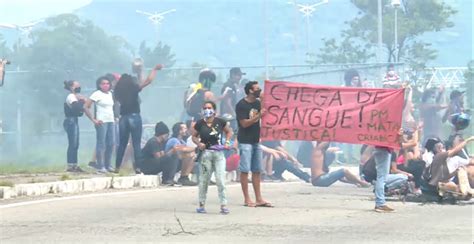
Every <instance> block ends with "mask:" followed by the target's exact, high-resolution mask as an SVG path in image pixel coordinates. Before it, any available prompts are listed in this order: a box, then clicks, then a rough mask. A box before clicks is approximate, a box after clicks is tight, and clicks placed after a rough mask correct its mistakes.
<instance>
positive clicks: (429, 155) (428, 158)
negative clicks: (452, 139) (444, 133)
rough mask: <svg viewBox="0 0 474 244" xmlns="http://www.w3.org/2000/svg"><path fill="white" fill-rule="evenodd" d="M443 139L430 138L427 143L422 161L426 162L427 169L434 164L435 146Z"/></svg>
mask: <svg viewBox="0 0 474 244" xmlns="http://www.w3.org/2000/svg"><path fill="white" fill-rule="evenodd" d="M440 141H441V139H439V138H437V137H433V138H429V139H428V140H426V143H425V151H424V152H423V155H422V159H423V161H424V162H425V168H427V167H429V166H430V165H431V163H432V162H433V158H434V146H435V145H436V143H438V142H440Z"/></svg>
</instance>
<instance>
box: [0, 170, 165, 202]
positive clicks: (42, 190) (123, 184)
mask: <svg viewBox="0 0 474 244" xmlns="http://www.w3.org/2000/svg"><path fill="white" fill-rule="evenodd" d="M158 186H159V178H158V176H156V175H136V176H125V177H98V178H91V179H81V180H66V181H55V182H46V183H31V184H18V185H15V186H13V187H5V186H2V187H0V199H10V198H17V197H25V196H43V195H47V194H58V193H80V192H95V191H101V190H106V189H110V188H114V189H130V188H139V187H158Z"/></svg>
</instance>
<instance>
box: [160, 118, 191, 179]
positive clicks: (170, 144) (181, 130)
mask: <svg viewBox="0 0 474 244" xmlns="http://www.w3.org/2000/svg"><path fill="white" fill-rule="evenodd" d="M187 133H188V127H187V126H186V124H185V123H183V122H178V123H176V124H174V125H173V128H172V135H171V138H170V139H169V140H168V141H167V142H166V146H165V152H170V151H171V150H173V149H174V152H170V153H171V156H170V160H173V161H177V165H178V166H180V167H178V168H181V175H180V178H179V179H178V184H181V185H183V186H197V183H196V182H193V181H191V180H190V179H189V174H190V173H191V171H192V170H193V168H194V156H195V153H194V151H195V148H194V147H192V146H186V142H185V141H184V139H185V137H186V135H187ZM173 164H174V163H173Z"/></svg>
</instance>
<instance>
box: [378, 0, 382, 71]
mask: <svg viewBox="0 0 474 244" xmlns="http://www.w3.org/2000/svg"><path fill="white" fill-rule="evenodd" d="M377 19H378V21H377V32H378V38H377V62H379V63H382V62H383V61H382V48H383V47H382V0H377Z"/></svg>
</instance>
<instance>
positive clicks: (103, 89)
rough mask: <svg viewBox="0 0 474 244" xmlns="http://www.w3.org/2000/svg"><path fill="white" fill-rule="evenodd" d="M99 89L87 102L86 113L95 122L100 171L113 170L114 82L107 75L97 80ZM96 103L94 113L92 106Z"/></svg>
mask: <svg viewBox="0 0 474 244" xmlns="http://www.w3.org/2000/svg"><path fill="white" fill-rule="evenodd" d="M96 86H97V90H96V91H95V92H94V93H92V95H91V96H90V97H89V99H88V100H87V101H86V104H85V107H86V109H85V113H86V115H87V117H89V119H90V120H91V121H92V122H93V123H94V125H95V129H96V138H97V144H96V153H97V166H98V168H99V172H100V173H106V172H107V171H109V172H113V171H114V169H113V168H112V167H111V165H110V161H111V158H112V151H113V146H114V122H115V118H114V99H113V95H112V92H111V90H110V89H111V86H112V84H111V83H110V81H109V80H108V79H107V78H106V77H100V78H99V79H97V81H96ZM92 104H94V105H95V113H94V115H92V113H91V111H90V108H91V105H92Z"/></svg>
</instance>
